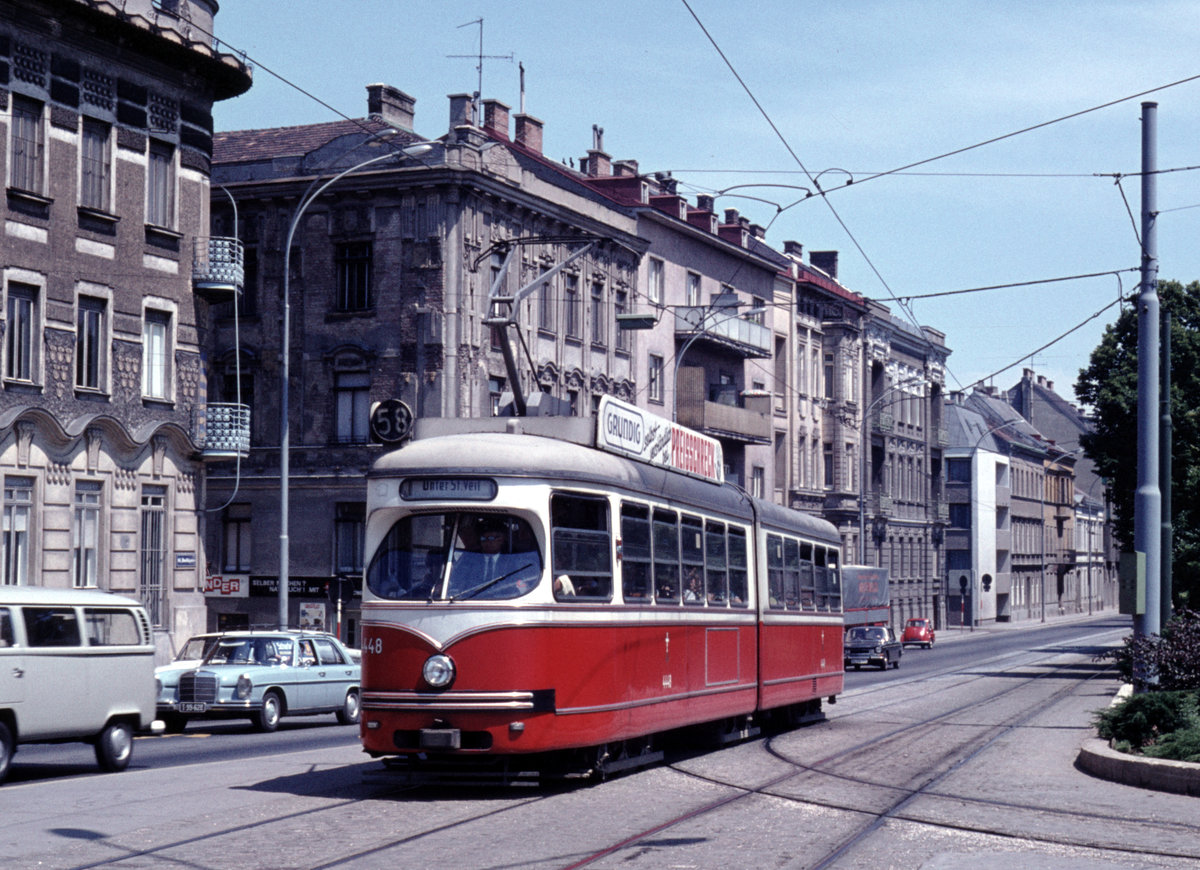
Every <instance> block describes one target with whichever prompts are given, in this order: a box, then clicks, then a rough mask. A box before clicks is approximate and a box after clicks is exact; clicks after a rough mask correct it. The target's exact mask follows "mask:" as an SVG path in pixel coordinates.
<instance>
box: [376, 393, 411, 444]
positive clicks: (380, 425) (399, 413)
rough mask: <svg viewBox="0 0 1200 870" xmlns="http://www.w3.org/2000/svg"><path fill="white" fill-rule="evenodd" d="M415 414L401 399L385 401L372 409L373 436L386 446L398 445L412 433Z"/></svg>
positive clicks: (377, 403)
mask: <svg viewBox="0 0 1200 870" xmlns="http://www.w3.org/2000/svg"><path fill="white" fill-rule="evenodd" d="M412 424H413V413H412V408H410V407H408V405H406V404H405V403H404V402H402V401H400V400H399V399H384V400H383V401H382V402H376V403H375V406H374V407H373V408H371V434H372V435H373V436H374V437H375V439H376V440H377V441H381V442H383V443H384V444H397V443H399V442H400V441H403V440H404V439H405V438H407V437H408V436H409V435H410V434H411V433H412Z"/></svg>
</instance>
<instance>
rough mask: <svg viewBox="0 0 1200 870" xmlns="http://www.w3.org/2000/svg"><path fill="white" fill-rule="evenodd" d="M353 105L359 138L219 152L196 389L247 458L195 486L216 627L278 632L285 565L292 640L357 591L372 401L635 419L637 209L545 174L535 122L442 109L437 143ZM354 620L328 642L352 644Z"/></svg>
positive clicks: (434, 409) (571, 173) (391, 91)
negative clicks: (207, 308)
mask: <svg viewBox="0 0 1200 870" xmlns="http://www.w3.org/2000/svg"><path fill="white" fill-rule="evenodd" d="M367 96H368V106H367V108H368V115H367V117H365V118H362V119H358V120H350V121H336V122H332V123H322V124H310V125H303V126H299V127H286V128H278V129H270V130H249V131H234V132H225V133H220V134H218V135H217V137H216V140H215V156H214V179H215V180H216V181H217V182H219V183H220V184H221V185H222V186H223V191H221V192H214V194H213V212H214V227H215V228H216V230H215V231H216V232H217V233H218V234H220V235H229V234H232V233H233V221H234V205H235V204H236V214H237V234H238V235H239V236H240V237H241V238H242V239H243V240H244V242H245V258H246V280H245V288H244V292H243V293H242V294H241V297H240V299H239V300H238V302H237V309H236V310H235V306H234V301H233V300H230V301H229V302H226V303H224V304H223V305H222V306H220V310H218V311H217V312H216V317H215V327H214V343H213V357H212V362H213V365H214V387H215V393H216V395H217V396H218V397H219V398H221V399H223V400H224V401H226V402H237V401H238V399H237V396H238V395H240V397H241V399H240V402H241V403H242V404H246V405H249V406H250V407H251V419H252V422H251V445H252V446H251V449H250V452H249V456H248V457H247V458H245V459H244V460H242V461H240V462H226V463H224V464H222V465H221V466H214V468H213V473H212V474H211V475H210V479H209V505H210V507H211V508H212V509H214V516H215V517H217V519H216V520H215V521H214V522H212V523H211V524H210V535H209V546H210V549H211V552H212V553H213V569H212V570H213V576H214V578H215V577H220V578H221V579H220V580H219V581H214V582H213V583H212V584H211V585H212V592H211V593H210V596H209V603H210V609H211V610H212V613H213V617H212V621H213V623H214V625H215V626H217V627H225V626H234V625H244V624H248V623H251V624H252V623H257V622H267V623H274V622H275V619H276V616H275V614H276V610H275V608H276V600H277V598H278V585H277V584H278V576H279V572H280V566H281V564H282V563H283V561H284V556H283V553H284V547H286V548H287V563H288V565H289V571H290V577H291V582H290V586H289V599H290V603H291V605H292V606H291V608H290V613H289V615H288V617H289V621H291V622H293V623H294V622H295V621H296V619H297V618H298V614H299V607H300V606H301V605H302V604H303V605H312V606H320V605H321V603H322V602H326V601H327V589H328V588H329V587H330V585H331V584H334V585H335V586H340V585H341V583H340V582H339V580H338V578H339V577H354V576H356V575H360V574H361V571H362V567H363V566H362V551H363V529H364V519H365V517H364V509H365V500H366V484H365V475H366V472H367V469H368V468H369V466H370V464H371V462H372V461H373V460H374V459H375V458H376V457H377V456H378V455H379V454H380V453H381V451H383V450H384V449H385V448H386V445H383V444H381V443H379V440H378V438H377V436H376V435H373V434H372V429H371V425H370V417H371V413H372V407H374V406H376V405H377V404H378V403H388V404H389V406H390V407H399V404H398V403H401V402H402V403H403V405H404V407H405V408H406V409H407V411H408V412H409V414H411V415H413V416H422V417H425V416H432V417H467V416H491V415H493V414H497V413H500V412H501V411H502V410H504V406H506V405H508V404H510V403H525V404H526V405H527V406H528V407H529V409H530V412H531V413H545V412H547V411H548V410H557V411H565V412H566V413H570V414H576V415H586V414H589V413H591V411H592V409H593V408H594V407H595V406H596V405H597V404H598V402H599V399H600V397H601V396H603V395H612V396H616V397H618V398H621V399H625V400H627V401H635V400H636V399H637V397H636V395H635V394H636V381H637V372H636V363H635V353H636V352H637V335H636V333H626V332H623V331H618V330H617V329H616V323H617V318H618V315H621V314H623V313H626V312H628V311H630V310H631V309H632V307H633V304H634V296H635V293H636V288H637V281H638V277H637V269H638V265H639V260H640V258H641V255H642V252H643V251H644V250H645V248H646V242H645V241H644V240H642V239H640V238H639V237H638V235H637V232H636V231H637V219H636V217H635V215H634V212H633V210H632V209H630V208H628V207H626V206H624V205H622V204H620V203H619V202H618V201H617V200H616V199H614V198H613V197H612V196H609V195H607V194H605V193H604V192H602V191H598V190H597V189H596V188H595V187H594V186H592V185H589V184H588V183H587V179H586V177H585V176H584V175H583V174H582V173H579V172H577V171H575V170H572V169H569V168H568V167H566V166H563V165H562V164H559V163H556V162H553V161H551V160H548V159H547V158H546V157H545V156H544V155H543V154H542V152H541V143H542V122H541V121H540V120H538V119H536V118H534V117H533V116H531V115H527V114H517V115H516V116H515V117H510V113H509V110H508V107H507V106H505V105H504V104H502V103H500V102H498V101H494V100H489V101H486V102H485V103H484V104H483V106H482V107H481V111H477V110H476V107H475V106H474V104H473V101H472V98H470V97H467V96H465V95H454V96H451V97H450V99H449V123H448V127H447V129H446V132H445V133H444V134H443V135H441V136H440V137H439V138H437V139H436V140H426V139H424V138H423V137H421V136H418V135H417V133H416V132H415V131H414V118H415V114H414V111H415V100H414V99H413V98H412V97H410V96H408V95H407V94H404V93H403V92H402V91H399V90H397V89H395V88H392V87H390V86H386V85H371V86H369V87H368V88H367ZM406 149H407V150H406ZM389 154H392V155H394V156H392V157H388V156H386V155H389ZM377 158H379V159H377ZM342 172H347V174H346V175H345V176H344V177H342V178H341V179H340V180H338V181H337V182H336V183H335V184H332V185H331V186H329V187H328V188H327V189H325V190H324V191H323V192H321V184H323V183H324V182H327V181H330V180H332V179H333V178H334V177H335V176H337V175H338V174H339V173H342ZM314 191H317V192H320V195H319V196H316V197H315V198H314V199H312V200H311V202H309V204H308V207H307V208H306V209H303V210H302V211H301V210H299V209H298V206H299V204H301V203H304V202H308V200H306V196H307V195H308V194H309V193H312V192H314ZM226 192H227V193H226ZM297 218H298V219H297ZM293 229H294V235H293V237H292V245H291V248H290V253H289V254H288V260H289V263H288V271H287V272H286V273H285V270H284V259H285V257H284V253H285V248H287V244H286V239H287V237H288V235H289V230H293ZM285 287H286V288H287V297H286V298H287V299H288V300H289V308H290V312H289V313H288V315H287V318H288V321H289V323H290V326H291V328H290V330H289V334H288V335H289V342H290V348H291V352H290V353H289V354H288V357H287V359H288V363H289V365H288V377H287V386H288V389H287V395H288V415H287V428H286V430H285V429H284V427H283V426H282V422H283V415H282V413H281V403H282V398H281V394H282V390H281V384H282V383H283V370H282V368H281V366H280V358H281V355H280V348H281V342H282V332H281V326H282V323H283V321H284V316H285V315H284V312H283V310H282V305H281V302H282V300H283V298H284V288H285ZM505 335H507V338H508V339H509V345H510V348H511V349H513V353H512V364H511V365H510V364H508V363H506V360H505V354H504V345H505V341H504V340H503V339H504V337H505ZM550 405H553V406H554V408H553V409H551V408H550V407H549V406H550ZM285 431H287V432H288V433H289V446H288V451H287V456H288V459H289V465H290V474H289V476H288V480H289V486H288V489H289V492H290V495H289V498H288V501H287V504H288V505H289V523H288V526H289V530H288V536H287V543H286V544H284V543H283V541H282V540H281V523H282V516H281V510H280V508H281V503H280V492H281V487H280V459H281V450H280V446H281V444H282V443H283V439H282V437H281V434H282V433H283V432H285ZM229 578H234V580H235V582H230V580H229ZM352 610H353V608H351V614H350V617H349V618H348V619H347V620H346V621H345V623H344V625H343V632H344V636H345V637H346V638H347V639H348V640H350V641H351V642H354V641H355V639H356V638H355V628H356V627H355V625H354V621H353V613H352ZM327 614H328V615H327V616H326V619H325V622H326V625H328V626H330V627H332V608H331V609H330V610H329V611H327Z"/></svg>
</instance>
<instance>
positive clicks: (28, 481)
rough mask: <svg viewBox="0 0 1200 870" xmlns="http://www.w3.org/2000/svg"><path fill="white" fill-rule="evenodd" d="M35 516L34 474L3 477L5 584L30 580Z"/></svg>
mask: <svg viewBox="0 0 1200 870" xmlns="http://www.w3.org/2000/svg"><path fill="white" fill-rule="evenodd" d="M32 519H33V478H31V477H6V478H5V479H4V530H3V538H2V539H0V544H2V546H3V551H4V552H3V554H2V558H3V562H4V578H3V579H4V585H5V586H26V585H28V583H29V541H30V535H29V533H30V524H31V521H32Z"/></svg>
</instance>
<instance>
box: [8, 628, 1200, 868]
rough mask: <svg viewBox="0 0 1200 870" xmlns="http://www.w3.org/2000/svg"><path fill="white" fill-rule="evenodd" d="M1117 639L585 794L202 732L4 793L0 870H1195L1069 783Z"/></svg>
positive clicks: (888, 699) (899, 694)
mask: <svg viewBox="0 0 1200 870" xmlns="http://www.w3.org/2000/svg"><path fill="white" fill-rule="evenodd" d="M1127 631H1128V620H1123V619H1120V618H1116V617H1111V616H1110V617H1108V618H1106V619H1100V620H1097V621H1094V622H1091V623H1086V622H1075V623H1071V624H1062V625H1058V624H1056V625H1053V626H1048V627H1046V628H1041V627H1035V628H1033V629H1032V630H1028V631H1026V630H1015V629H1011V628H1010V629H1005V630H994V631H987V632H976V633H974V635H973V636H972V635H971V634H970V633H968V634H967V636H964V637H963V638H960V639H958V640H953V639H951V638H945V641H944V642H943V640H942V639H941V638H939V642H938V644H937V645H935V647H934V649H933V650H928V651H926V650H910V651H908V652H906V653H905V656H904V658H903V659H902V663H901V667H900V669H899V670H897V671H888V672H878V671H871V672H869V671H864V672H861V673H859V674H854V673H852V674H851V675H849V679H848V681H847V690H846V692H845V693H844V694H843V696H842V697H841V699H840V700H839V702H838V703H837V704H836V705H833V706H832V707H829V708H828V713H829V716H828V719H827V721H826V722H824V723H821V724H818V725H814V726H810V727H807V728H802V729H798V730H795V731H789V732H784V733H781V734H776V735H768V736H765V737H762V738H758V739H755V740H750V741H747V742H744V743H742V744H738V745H735V746H731V747H728V748H725V749H721V750H713V751H696V752H692V753H689V754H688V755H686V756H678V757H674V758H671V759H670V760H669V761H668V763H665V764H662V765H659V766H657V767H654V768H651V769H648V770H644V771H641V772H638V773H634V774H630V775H627V776H623V777H618V778H615V779H613V780H610V781H607V782H604V783H601V784H597V785H593V786H589V787H583V788H575V789H558V790H550V789H539V788H529V787H524V788H511V787H510V788H481V787H471V788H467V787H456V788H448V787H442V788H431V787H424V788H412V787H403V786H399V785H397V784H396V783H395V781H394V780H392V779H390V778H389V777H387V776H381V775H380V774H381V768H380V765H379V763H378V762H374V761H371V760H369V759H366V758H365V756H363V755H362V753H361V751H360V750H359V748H358V746H357V742H356V740H354V734H355V729H353V728H344V727H339V726H336V725H329V724H325V723H322V722H320V721H319V719H314V720H312V721H311V724H309V723H305V722H301V721H300V720H296V721H295V722H293V723H291V724H290V726H289V728H288V729H286V730H285V731H283V732H281V733H280V734H278V735H257V734H254V733H251V732H249V731H247V730H241V726H240V724H239V723H229V724H228V726H224V727H228V728H229V730H228V731H224V730H220V731H219V729H216V728H214V729H204V730H203V731H202V730H199V729H197V730H195V731H193V730H192V729H191V728H189V731H188V733H187V734H185V735H183V736H174V735H173V736H169V737H161V738H147V739H143V740H139V741H138V744H137V749H136V750H135V752H136V754H135V769H131V770H129V771H126V772H125V773H121V774H115V775H104V774H98V773H95V772H94V767H92V766H91V765H90V764H89V765H87V768H86V770H82V769H77V770H76V772H74V773H70V774H63V775H53V774H48V775H41V776H27V777H26V778H25V779H24V780H22V781H17V782H13V783H10V784H9V785H6V786H4V787H3V788H0V801H3V806H4V808H5V812H4V815H3V818H4V824H3V826H0V855H4V856H5V857H6V860H5V867H6V868H23V867H30V868H32V867H39V868H72V870H83V868H90V867H100V866H107V867H113V868H116V870H122V868H134V867H136V868H145V867H160V866H161V867H173V868H178V867H187V868H195V870H203V868H227V867H232V866H237V867H239V868H271V870H277V868H289V867H296V868H317V867H350V868H376V867H378V868H385V867H386V868H389V870H394V868H398V867H399V868H403V867H422V868H423V867H454V868H512V867H539V868H541V867H545V868H550V867H555V868H571V867H584V866H588V867H605V868H610V867H611V868H616V867H620V868H622V870H641V868H656V870H657V868H662V867H672V868H722V870H727V868H729V867H731V866H734V867H768V866H769V867H806V868H826V867H837V868H843V867H845V868H851V867H854V868H859V867H870V868H876V867H879V868H883V867H904V868H932V870H941V868H947V870H948V868H961V867H972V868H978V867H981V868H985V870H989V868H993V867H994V868H1000V867H1004V868H1008V867H1012V866H1025V867H1030V868H1039V870H1040V868H1050V870H1083V868H1116V867H1122V868H1124V867H1153V868H1183V867H1196V866H1198V864H1200V817H1198V816H1197V813H1196V802H1195V798H1188V797H1183V796H1178V795H1168V794H1161V793H1155V792H1146V791H1143V790H1139V789H1135V788H1131V787H1128V786H1121V785H1117V784H1115V783H1109V782H1105V781H1101V780H1096V779H1093V778H1092V777H1089V776H1088V775H1086V774H1084V773H1082V772H1080V771H1078V770H1076V769H1075V766H1074V759H1075V755H1076V753H1077V750H1078V747H1079V744H1080V742H1081V741H1082V739H1083V738H1084V737H1086V736H1088V735H1089V734H1090V733H1091V729H1090V722H1091V717H1092V715H1093V713H1094V711H1095V710H1097V709H1099V708H1101V707H1103V706H1105V705H1106V704H1107V702H1108V700H1109V699H1110V698H1111V696H1112V694H1113V693H1114V692H1115V690H1116V688H1117V685H1118V684H1117V681H1116V679H1115V676H1114V675H1113V674H1112V672H1111V669H1110V668H1109V667H1108V666H1107V665H1106V664H1105V663H1104V662H1098V661H1096V659H1095V654H1096V652H1098V651H1100V650H1102V649H1104V648H1106V647H1109V646H1112V645H1115V644H1116V643H1118V642H1119V639H1120V637H1121V635H1122V634H1123V633H1125V632H1127ZM218 731H219V733H218ZM209 734H211V736H207V735H209ZM260 738H269V739H264V740H260ZM312 739H316V740H326V739H328V740H330V741H332V742H331V744H330V745H327V746H325V747H318V746H307V745H306V743H307V741H309V740H312ZM275 740H279V741H280V742H279V743H275V742H274V741H275ZM292 741H296V742H295V743H293V742H292ZM239 742H240V743H243V744H244V745H243V746H241V747H238V746H236V744H238V743H239ZM230 744H233V746H231V745H230ZM147 747H153V748H151V749H148V750H147ZM159 747H161V749H160V748H159ZM63 749H65V748H63ZM247 750H250V755H246V754H244V753H245V751H247ZM24 751H25V750H22V753H24ZM79 751H83V752H86V750H79ZM157 752H162V753H164V754H165V756H171V757H172V758H173V760H167V758H165V757H164V758H162V759H160V758H159V757H158V756H157V755H156V753H157ZM210 753H213V754H210ZM223 753H232V754H228V755H224V756H222V754H223ZM85 757H86V756H85ZM203 759H208V760H203ZM251 759H252V760H251ZM89 761H90V759H89ZM21 763H22V761H21V755H20V754H19V755H18V764H21ZM39 763H40V762H39ZM47 763H49V761H48V760H47ZM172 765H174V766H172ZM16 772H17V771H16V770H14V773H16Z"/></svg>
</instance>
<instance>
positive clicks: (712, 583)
mask: <svg viewBox="0 0 1200 870" xmlns="http://www.w3.org/2000/svg"><path fill="white" fill-rule="evenodd" d="M704 560H705V564H706V566H707V570H706V572H705V592H706V593H707V596H708V603H709V604H712V605H715V606H718V607H724V606H725V604H726V602H728V601H729V569H728V560H727V555H726V552H725V525H724V524H723V523H713V522H710V523H708V524H707V525H706V526H705V528H704Z"/></svg>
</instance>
